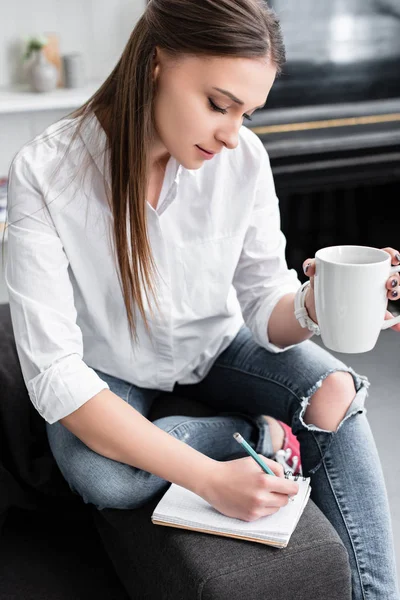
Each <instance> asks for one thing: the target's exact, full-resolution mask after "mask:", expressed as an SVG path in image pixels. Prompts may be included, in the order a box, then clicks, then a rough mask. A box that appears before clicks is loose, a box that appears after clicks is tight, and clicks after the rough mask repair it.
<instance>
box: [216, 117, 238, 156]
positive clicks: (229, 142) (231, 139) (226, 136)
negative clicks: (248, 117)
mask: <svg viewBox="0 0 400 600" xmlns="http://www.w3.org/2000/svg"><path fill="white" fill-rule="evenodd" d="M241 126H242V123H240V124H239V125H237V123H231V124H230V126H228V125H226V126H225V127H224V128H220V129H219V130H218V131H217V133H216V134H215V138H216V139H217V140H218V141H219V142H220V143H221V144H223V145H224V146H225V147H226V148H228V150H234V149H235V148H236V146H237V145H238V143H239V129H240V127H241Z"/></svg>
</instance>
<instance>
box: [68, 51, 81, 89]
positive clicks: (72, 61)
mask: <svg viewBox="0 0 400 600" xmlns="http://www.w3.org/2000/svg"><path fill="white" fill-rule="evenodd" d="M84 69H85V67H84V63H83V56H82V54H79V52H72V53H71V54H63V56H62V70H63V81H64V86H65V87H66V88H80V87H83V86H84V85H85V82H86V80H85V70H84Z"/></svg>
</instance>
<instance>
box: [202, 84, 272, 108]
mask: <svg viewBox="0 0 400 600" xmlns="http://www.w3.org/2000/svg"><path fill="white" fill-rule="evenodd" d="M213 90H217V91H218V92H221V94H225V96H229V98H230V99H231V100H233V101H234V102H236V103H237V104H241V105H242V106H243V104H244V102H243V101H242V100H239V98H236V96H234V95H233V94H232V92H229V91H228V90H223V89H221V88H218V87H213ZM265 102H266V101H265ZM265 102H264V104H261V106H256V107H255V109H254V110H257V108H263V106H264V105H265Z"/></svg>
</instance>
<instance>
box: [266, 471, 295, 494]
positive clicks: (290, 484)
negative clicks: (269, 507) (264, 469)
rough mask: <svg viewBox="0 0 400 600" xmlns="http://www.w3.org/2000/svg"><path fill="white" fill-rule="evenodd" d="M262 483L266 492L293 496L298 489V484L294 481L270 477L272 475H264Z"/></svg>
mask: <svg viewBox="0 0 400 600" xmlns="http://www.w3.org/2000/svg"><path fill="white" fill-rule="evenodd" d="M264 485H265V489H267V490H268V492H276V493H278V494H285V495H286V496H295V495H296V494H297V492H298V491H299V484H298V483H296V481H292V480H290V479H284V478H283V479H281V478H280V477H272V475H269V476H268V475H265V479H264Z"/></svg>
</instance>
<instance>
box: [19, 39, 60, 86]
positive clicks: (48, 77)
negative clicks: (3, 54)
mask: <svg viewBox="0 0 400 600" xmlns="http://www.w3.org/2000/svg"><path fill="white" fill-rule="evenodd" d="M48 45H49V40H48V38H47V37H44V36H37V37H31V38H29V39H28V40H27V46H26V52H25V55H24V60H27V61H29V63H28V66H27V67H26V69H25V72H26V74H27V81H28V83H29V85H30V87H31V89H32V90H33V91H34V92H51V91H52V90H54V89H55V88H56V87H57V83H58V80H59V75H60V74H59V70H58V69H57V67H56V65H55V64H53V62H51V61H50V60H49V59H48V55H49V54H48V53H47V54H46V53H45V50H46V48H47V47H48ZM50 55H51V54H50Z"/></svg>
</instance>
